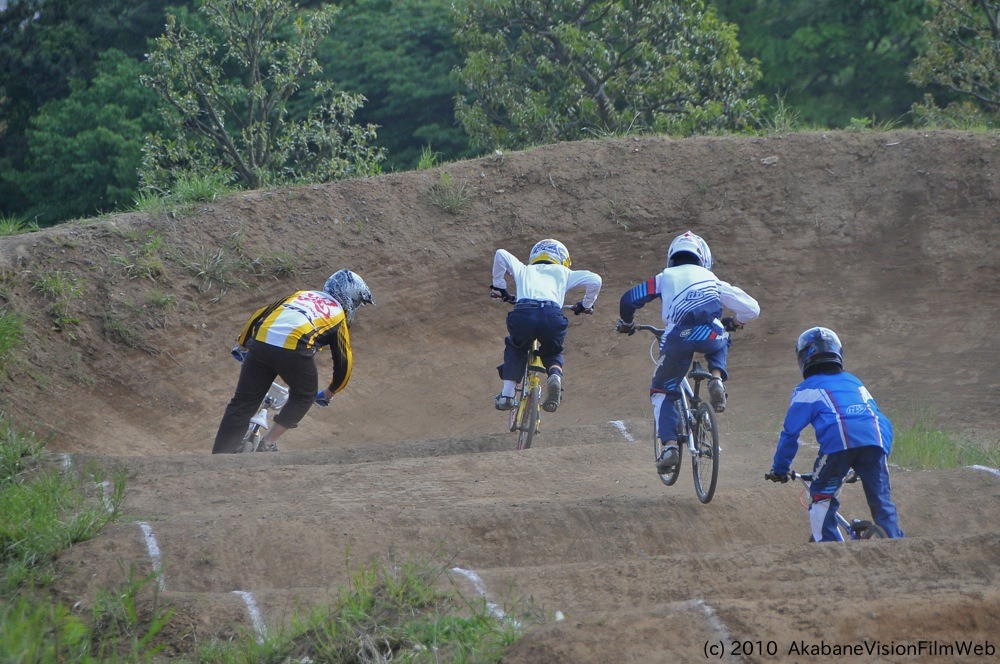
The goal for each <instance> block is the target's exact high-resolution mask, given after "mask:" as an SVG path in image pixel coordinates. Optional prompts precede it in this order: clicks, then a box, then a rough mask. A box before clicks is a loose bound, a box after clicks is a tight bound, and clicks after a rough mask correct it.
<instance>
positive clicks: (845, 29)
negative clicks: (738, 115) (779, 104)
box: [713, 0, 929, 127]
mask: <svg viewBox="0 0 1000 664" xmlns="http://www.w3.org/2000/svg"><path fill="white" fill-rule="evenodd" d="M713 2H714V4H715V5H716V6H717V7H718V8H719V13H720V14H722V15H723V16H724V17H725V18H726V19H727V20H730V21H735V22H736V23H738V24H739V25H740V34H741V35H742V40H741V49H742V51H743V53H744V55H745V56H747V57H754V58H758V59H759V60H760V66H761V71H762V73H763V76H762V77H761V80H760V82H759V83H758V84H757V86H756V87H755V88H754V90H755V92H757V93H759V94H762V95H764V96H766V97H767V98H768V99H774V98H776V97H780V98H781V99H783V100H784V103H785V104H787V105H788V106H790V107H793V108H795V109H796V111H797V112H798V113H799V115H800V116H801V119H802V121H804V122H805V123H806V124H811V125H818V126H822V127H846V126H848V125H849V124H850V122H851V120H852V118H872V117H879V118H883V119H887V120H888V119H896V118H899V117H901V116H903V115H904V114H905V113H906V112H907V110H908V109H909V107H910V105H911V104H912V103H913V101H914V100H916V99H917V98H919V95H920V93H919V91H918V89H917V88H916V87H915V86H914V85H913V84H912V83H911V82H910V81H909V80H908V79H907V76H906V68H907V67H908V66H909V63H910V62H911V60H912V59H913V58H914V57H915V56H916V47H917V42H918V41H919V38H920V35H921V30H922V24H923V20H924V19H925V18H927V17H928V16H929V13H928V11H927V3H926V0H852V1H850V2H839V1H834V2H831V1H826V2H817V1H816V0H792V1H789V0H713Z"/></svg>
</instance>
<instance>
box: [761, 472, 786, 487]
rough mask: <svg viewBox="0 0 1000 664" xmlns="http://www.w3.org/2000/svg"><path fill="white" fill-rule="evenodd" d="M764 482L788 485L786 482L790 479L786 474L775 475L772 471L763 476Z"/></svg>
mask: <svg viewBox="0 0 1000 664" xmlns="http://www.w3.org/2000/svg"><path fill="white" fill-rule="evenodd" d="M764 479H765V480H771V481H772V482H781V483H782V484H788V480H790V479H792V478H791V477H790V476H789V475H788V473H776V472H774V470H771V472H769V473H767V474H766V475H764Z"/></svg>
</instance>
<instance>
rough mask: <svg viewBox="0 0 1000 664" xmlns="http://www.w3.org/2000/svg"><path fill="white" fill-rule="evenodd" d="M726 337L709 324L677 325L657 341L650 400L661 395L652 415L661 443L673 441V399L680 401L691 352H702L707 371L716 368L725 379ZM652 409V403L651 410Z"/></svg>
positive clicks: (675, 436) (674, 411)
mask: <svg viewBox="0 0 1000 664" xmlns="http://www.w3.org/2000/svg"><path fill="white" fill-rule="evenodd" d="M730 343H732V342H731V340H730V338H729V335H727V334H726V333H725V331H724V330H723V329H722V327H721V326H716V325H713V324H705V325H694V326H677V327H675V328H673V329H672V330H670V332H669V333H667V334H666V335H665V337H664V339H663V340H662V341H661V342H660V359H659V361H658V362H657V363H656V369H655V370H654V371H653V384H652V386H651V387H650V388H649V395H650V397H652V396H654V395H656V394H663V395H665V397H666V399H665V400H664V401H663V402H661V403H660V406H659V408H658V409H654V410H658V412H656V432H657V436H658V437H659V438H660V440H661V441H668V440H676V439H677V425H678V424H679V420H678V414H677V405H676V403H677V400H678V399H680V398H681V380H683V378H684V376H686V375H687V372H688V369H690V368H691V360H692V359H694V354H695V353H703V354H704V355H705V362H706V363H707V364H708V369H709V371H711V370H712V369H718V370H719V371H721V372H722V379H723V380H726V379H727V378H728V377H729V374H728V373H726V360H727V358H728V357H729V344H730ZM655 406H656V404H655V402H654V407H655Z"/></svg>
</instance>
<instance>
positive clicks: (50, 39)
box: [0, 0, 190, 214]
mask: <svg viewBox="0 0 1000 664" xmlns="http://www.w3.org/2000/svg"><path fill="white" fill-rule="evenodd" d="M189 1H190V0H175V1H174V2H173V3H172V4H183V3H184V2H189ZM170 2H171V0H7V2H6V3H5V4H6V9H5V10H3V11H0V214H3V213H23V212H25V211H26V210H27V209H28V208H30V207H31V206H32V205H34V203H35V201H33V200H31V199H30V198H29V196H28V195H27V193H26V192H24V191H22V190H21V189H20V188H19V187H17V185H16V184H15V183H14V182H13V181H12V180H11V178H10V177H8V176H11V174H13V173H16V172H18V171H21V170H23V169H24V162H25V159H27V158H28V136H27V132H28V130H29V129H30V127H31V120H32V118H33V117H34V116H35V115H36V114H37V113H38V109H39V108H41V106H42V105H43V104H45V103H47V102H50V101H53V100H56V99H62V98H65V97H66V96H67V95H69V94H70V92H71V88H70V81H76V82H78V83H79V82H89V81H90V80H91V78H93V77H94V75H95V74H96V71H97V70H96V65H97V61H98V55H99V54H100V53H102V52H104V51H106V50H107V49H109V48H112V47H113V48H116V49H118V50H119V51H122V52H124V53H126V54H127V55H129V56H131V57H132V58H134V59H135V60H136V61H139V60H140V59H141V58H142V57H143V54H144V53H145V52H146V42H147V39H148V38H149V37H152V36H154V35H156V34H158V33H159V31H160V30H162V28H163V16H164V7H165V6H166V5H167V4H168V3H170Z"/></svg>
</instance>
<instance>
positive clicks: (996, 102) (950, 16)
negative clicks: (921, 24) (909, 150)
mask: <svg viewBox="0 0 1000 664" xmlns="http://www.w3.org/2000/svg"><path fill="white" fill-rule="evenodd" d="M931 4H932V5H933V6H934V8H935V9H936V13H935V14H934V17H933V18H932V19H931V20H930V21H928V22H927V24H926V42H927V48H926V49H925V50H924V51H923V52H922V53H921V54H920V56H919V57H918V58H917V59H916V60H915V61H914V62H913V66H912V67H911V68H910V72H909V73H910V77H911V78H912V80H913V81H914V82H915V83H917V84H919V85H922V86H940V88H939V89H944V90H946V91H948V92H950V93H952V94H953V95H955V96H956V97H957V98H959V99H961V100H964V102H965V103H962V102H958V103H955V104H953V105H951V106H950V107H949V109H950V110H948V111H946V112H944V115H951V116H952V117H959V116H963V115H965V116H967V115H970V114H972V115H974V111H975V110H976V109H978V110H979V111H981V112H982V113H984V114H985V115H986V116H988V121H990V122H992V123H993V124H997V123H998V122H1000V2H995V1H992V2H991V1H989V0H935V1H934V2H932V3H931ZM916 110H917V111H918V113H922V114H924V115H928V114H931V113H935V112H937V113H941V110H940V109H937V108H936V104H935V101H934V99H933V97H928V98H927V99H926V100H925V102H924V104H922V105H919V106H918V107H917V109H916Z"/></svg>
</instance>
